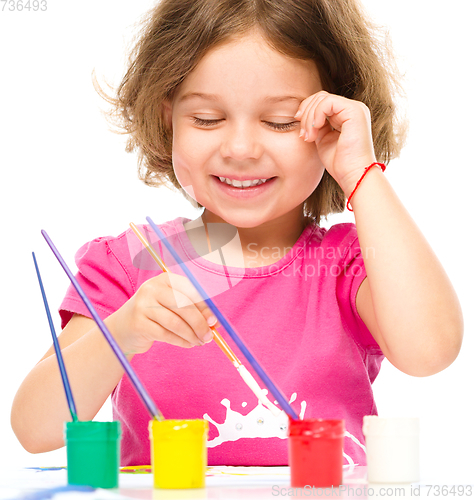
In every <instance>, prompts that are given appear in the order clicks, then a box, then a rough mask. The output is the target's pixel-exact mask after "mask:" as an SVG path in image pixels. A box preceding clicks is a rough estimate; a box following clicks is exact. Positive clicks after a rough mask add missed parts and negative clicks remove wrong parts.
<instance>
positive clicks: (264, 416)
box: [202, 389, 306, 448]
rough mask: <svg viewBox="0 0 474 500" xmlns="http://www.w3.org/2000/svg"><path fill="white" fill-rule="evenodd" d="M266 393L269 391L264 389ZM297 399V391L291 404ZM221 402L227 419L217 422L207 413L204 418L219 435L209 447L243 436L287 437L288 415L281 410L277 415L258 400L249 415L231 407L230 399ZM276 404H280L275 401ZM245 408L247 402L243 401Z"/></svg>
mask: <svg viewBox="0 0 474 500" xmlns="http://www.w3.org/2000/svg"><path fill="white" fill-rule="evenodd" d="M264 392H265V394H268V391H267V390H266V389H264ZM295 400H296V392H295V393H293V394H292V396H291V398H290V404H291V403H292V402H293V401H295ZM221 404H222V405H223V406H225V407H226V409H227V410H226V415H225V420H224V422H223V423H222V424H218V423H217V422H215V421H214V420H213V419H212V418H211V417H210V416H209V415H208V414H207V413H205V414H204V415H203V417H202V418H204V419H205V420H207V421H208V422H210V423H211V424H213V425H215V426H216V428H217V430H218V432H219V435H218V436H217V437H215V438H214V439H211V440H210V441H208V442H207V446H208V448H214V447H215V446H219V445H220V444H222V443H226V442H228V441H237V440H239V439H242V438H273V437H276V438H280V439H286V438H287V435H286V433H287V428H288V417H287V416H286V413H284V412H281V413H280V415H278V416H277V417H276V416H275V415H273V414H272V412H271V411H270V410H269V409H268V408H265V406H263V405H262V403H260V401H257V406H255V408H253V410H251V411H250V412H249V413H248V414H247V415H242V414H240V413H239V412H237V411H234V410H232V409H231V407H230V401H229V400H228V399H223V400H222V401H221ZM275 404H278V403H277V402H276V401H275ZM242 406H243V407H244V408H245V407H246V406H247V403H246V402H244V403H242ZM305 410H306V401H302V402H301V411H300V415H299V417H300V418H304V412H305Z"/></svg>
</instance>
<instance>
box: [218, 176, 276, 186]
mask: <svg viewBox="0 0 474 500" xmlns="http://www.w3.org/2000/svg"><path fill="white" fill-rule="evenodd" d="M219 180H220V181H221V182H225V183H226V184H228V185H229V186H233V187H238V188H247V187H253V186H259V185H260V184H263V183H264V182H267V180H268V179H254V180H253V181H250V180H247V181H238V180H236V179H230V178H229V177H219Z"/></svg>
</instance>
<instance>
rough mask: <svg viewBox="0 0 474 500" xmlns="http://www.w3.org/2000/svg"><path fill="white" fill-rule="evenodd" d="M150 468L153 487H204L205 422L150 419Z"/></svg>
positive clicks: (207, 427) (207, 428)
mask: <svg viewBox="0 0 474 500" xmlns="http://www.w3.org/2000/svg"><path fill="white" fill-rule="evenodd" d="M149 430H150V440H151V467H152V470H153V485H154V487H155V488H169V489H177V488H204V487H205V483H206V467H207V434H208V431H209V423H208V422H207V420H151V421H150V424H149Z"/></svg>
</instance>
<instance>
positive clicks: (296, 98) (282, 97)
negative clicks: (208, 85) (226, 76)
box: [179, 92, 306, 104]
mask: <svg viewBox="0 0 474 500" xmlns="http://www.w3.org/2000/svg"><path fill="white" fill-rule="evenodd" d="M193 98H199V99H204V100H207V101H213V102H217V101H219V100H220V98H219V96H218V95H216V94H206V93H203V92H188V93H186V94H184V95H182V96H181V97H180V98H179V102H183V101H186V100H188V99H193ZM305 99H306V97H302V96H295V95H276V96H267V97H265V98H264V99H263V101H264V102H265V103H269V104H273V103H277V102H283V101H297V102H301V101H304V100H305Z"/></svg>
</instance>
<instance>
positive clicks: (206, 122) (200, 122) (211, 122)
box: [192, 116, 223, 127]
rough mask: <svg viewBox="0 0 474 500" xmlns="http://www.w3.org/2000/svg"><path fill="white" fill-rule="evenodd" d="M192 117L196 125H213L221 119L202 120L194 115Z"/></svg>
mask: <svg viewBox="0 0 474 500" xmlns="http://www.w3.org/2000/svg"><path fill="white" fill-rule="evenodd" d="M192 118H193V123H194V125H197V126H198V127H213V126H214V125H217V124H218V123H219V122H221V121H223V118H221V119H219V120H203V119H202V118H197V117H196V116H193V117H192Z"/></svg>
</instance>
